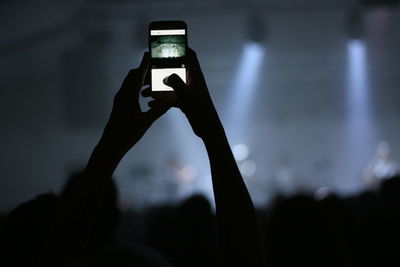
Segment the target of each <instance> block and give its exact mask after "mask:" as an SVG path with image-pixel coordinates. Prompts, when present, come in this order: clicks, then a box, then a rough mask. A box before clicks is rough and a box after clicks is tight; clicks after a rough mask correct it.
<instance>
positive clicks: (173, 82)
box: [163, 73, 187, 97]
mask: <svg viewBox="0 0 400 267" xmlns="http://www.w3.org/2000/svg"><path fill="white" fill-rule="evenodd" d="M163 82H164V84H165V85H168V86H170V87H172V88H173V89H174V91H175V92H176V94H177V96H178V97H181V96H182V95H183V94H184V92H185V90H186V88H187V85H186V84H185V82H184V81H183V80H182V79H181V77H179V76H178V75H177V74H175V73H174V74H172V75H170V76H169V77H166V78H165V79H164V80H163Z"/></svg>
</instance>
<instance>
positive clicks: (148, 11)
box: [0, 0, 400, 212]
mask: <svg viewBox="0 0 400 267" xmlns="http://www.w3.org/2000/svg"><path fill="white" fill-rule="evenodd" d="M350 2H351V1H338V0H337V1H334V0H298V1H294V0H279V1H278V0H270V1H268V0H266V1H229V0H216V1H192V0H185V1H184V0H182V1H161V0H147V1H127V0H117V1H107V0H99V1H83V0H79V1H78V0H68V1H61V0H53V1H50V0H38V1H20V0H16V1H1V2H0V25H1V35H0V73H1V75H0V86H1V87H0V125H1V130H0V159H1V160H0V211H3V212H4V211H8V210H9V209H11V208H12V207H14V206H15V205H17V204H18V203H21V202H22V201H26V200H28V199H30V198H32V197H34V196H35V195H37V194H39V193H42V192H48V191H54V192H59V190H60V189H61V188H62V185H63V183H64V182H65V180H66V178H67V177H68V174H69V173H70V172H73V171H76V170H78V169H79V168H81V167H83V166H84V165H85V163H86V161H87V160H88V158H89V155H90V153H91V151H92V149H93V147H94V146H95V145H96V143H97V141H98V139H99V137H100V135H101V132H102V129H103V127H104V125H105V123H106V121H107V118H108V116H109V113H110V110H111V105H112V100H113V95H114V94H115V93H116V92H117V90H118V89H119V86H120V84H121V82H122V80H123V78H124V76H125V75H126V74H127V72H128V71H129V69H130V68H134V67H136V66H137V65H138V64H139V62H140V58H141V55H142V53H143V51H145V50H146V46H147V24H148V23H149V22H150V21H153V20H168V19H174V20H175V19H181V20H184V21H186V23H187V25H188V34H189V45H190V46H191V47H192V48H193V49H194V50H196V51H197V54H198V57H199V60H200V63H201V65H202V68H203V72H204V74H205V77H206V80H207V84H208V87H209V90H210V93H211V95H212V97H213V99H214V102H215V105H216V107H217V109H218V111H219V114H220V115H221V118H222V120H223V123H224V124H225V125H226V131H227V134H228V136H229V138H230V141H231V145H232V147H233V146H235V145H237V144H244V145H245V146H246V147H247V148H248V150H249V154H248V155H247V157H246V159H243V160H242V162H240V164H243V162H246V163H244V164H245V165H244V167H243V166H242V167H243V168H244V169H242V170H244V171H245V172H246V171H247V174H248V175H246V178H245V179H246V182H247V184H248V186H249V189H250V191H251V194H252V197H253V199H254V200H255V202H256V204H257V205H262V204H264V203H266V201H268V199H270V198H271V197H273V196H274V194H275V193H276V191H277V190H278V189H277V188H278V185H277V182H276V177H277V176H279V175H280V174H279V173H281V172H282V169H283V171H286V172H290V173H291V174H290V175H291V176H292V177H295V178H294V180H295V185H293V184H292V185H291V186H294V187H296V188H301V189H306V190H310V191H313V190H316V189H318V188H320V187H321V186H329V187H331V188H333V190H336V191H337V192H338V193H340V194H354V193H357V192H358V191H360V190H361V189H362V188H363V183H362V179H361V177H362V174H363V171H364V168H365V167H366V166H367V165H368V163H369V162H370V161H371V159H372V158H373V157H374V155H375V150H376V147H377V144H378V143H379V142H381V141H386V142H387V143H388V144H390V146H391V150H392V157H393V160H394V161H397V162H399V161H400V156H399V155H400V140H399V138H398V136H399V133H400V120H399V118H400V116H399V115H400V105H399V99H400V92H399V84H400V76H399V69H400V63H399V59H400V50H399V44H400V30H399V29H400V10H399V6H398V5H397V6H392V5H390V6H387V7H381V6H367V5H364V4H363V5H359V9H356V10H357V12H359V13H358V14H361V15H362V16H361V17H362V19H360V21H361V22H362V25H363V27H362V28H363V30H360V31H357V30H356V31H357V32H356V34H355V35H356V37H358V41H357V42H361V43H362V45H363V47H364V48H365V50H363V51H364V52H365V56H364V57H363V58H362V59H361V60H360V59H359V58H356V59H355V62H356V65H357V64H358V65H360V64H364V65H363V67H361V68H362V71H361V72H362V73H363V74H361V76H362V77H361V78H360V77H359V76H357V75H359V70H357V69H356V70H351V68H354V64H353V65H352V63H349V62H351V59H350V57H351V56H352V55H351V54H350V53H351V52H350V50H349V49H351V48H349V45H350V46H351V40H350V37H354V34H353V36H352V33H353V30H352V29H349V27H350V28H351V27H352V26H351V25H353V24H351V23H350V26H349V14H351V13H352V10H353V9H352V8H351V7H352V5H351V4H350ZM365 2H367V1H365ZM368 2H369V1H368ZM380 2H382V1H380ZM386 2H391V1H386ZM392 2H396V1H392ZM356 18H357V16H356ZM254 21H256V22H254ZM350 21H352V20H350ZM355 24H357V23H355ZM353 26H354V25H353ZM356 26H357V25H356ZM355 28H356V29H358V28H357V27H355ZM253 30H254V32H255V33H253ZM254 36H256V37H254ZM252 38H253V39H256V40H262V43H261V44H260V45H261V47H262V51H263V52H262V53H263V57H262V60H260V61H259V62H258V63H259V65H257V66H258V67H257V66H256V67H257V69H256V70H254V71H251V70H253V69H251V68H255V66H254V65H252V63H251V62H254V60H256V59H257V58H256V59H252V60H249V61H250V63H249V62H247V63H246V64H250V66H252V67H251V68H246V69H247V70H250V72H251V73H257V78H256V80H255V81H254V83H252V84H253V85H252V87H253V88H246V87H247V85H248V84H247V83H246V81H245V82H243V81H242V80H243V79H244V78H243V77H242V76H243V75H242V76H241V74H240V73H243V71H242V70H241V68H240V67H241V66H242V65H241V64H243V60H244V59H243V57H245V55H246V47H248V45H249V43H250V42H251V41H252ZM353 41H354V40H353ZM353 56H355V57H359V55H358V56H357V55H353ZM359 61H360V62H361V63H360V62H359ZM357 62H358V63H357ZM353 63H354V62H353ZM358 65H357V66H358ZM352 66H353V67H352ZM356 68H357V67H356ZM357 73H358V74H357ZM249 75H250V74H249ZM351 75H355V76H357V77H358V79H363V81H358V82H359V83H360V85H361V86H359V87H360V88H361V91H362V92H361V93H360V92H358V93H356V94H355V95H354V94H352V93H351V92H349V87H351V86H349V83H350V84H351V79H352V78H351V77H350V76H351ZM250 76H251V75H250ZM240 79H241V80H240ZM244 80H245V79H244ZM349 80H350V81H349ZM356 82H357V79H356ZM235 84H236V85H237V84H239V85H243V86H241V87H244V88H239V89H238V88H237V87H238V86H236V87H235ZM239 87H240V86H239ZM250 89H251V90H252V91H251V92H252V95H251V99H250V100H249V102H248V103H247V104H246V105H247V106H246V107H245V108H246V109H247V110H246V112H245V114H246V117H245V119H244V120H245V121H246V123H245V125H241V124H240V123H242V122H241V121H240V120H238V121H236V120H235V116H236V115H235V114H237V112H234V111H232V110H234V108H233V109H232V107H236V106H237V107H240V108H243V105H242V103H240V102H241V101H240V99H241V98H239V100H238V99H235V98H232V97H231V96H232V94H234V90H241V91H240V92H241V93H240V94H244V95H246V92H247V90H250ZM353 98H354V99H353ZM232 99H233V100H232ZM359 99H362V100H360V101H359ZM232 101H233V102H232ZM235 101H236V102H235ZM354 114H355V115H354ZM232 117H233V118H232ZM235 121H236V123H238V124H239V125H235ZM236 129H241V130H242V132H243V136H244V137H241V138H236V137H235V136H234V133H235V131H236ZM242 147H243V146H242ZM246 164H247V165H246ZM171 166H175V167H176V166H180V167H179V168H180V170H181V173H180V174H181V176H182V179H183V180H185V179H186V180H187V181H189V182H187V184H186V185H184V186H183V187H180V188H178V190H176V188H175V189H171V190H169V189H168V188H172V187H173V186H175V185H172V184H173V183H172V184H171V176H173V174H171V173H173V172H174V171H173V170H174V167H171ZM246 168H247V169H246ZM115 177H116V181H117V183H118V185H119V191H120V196H121V197H122V198H123V199H124V201H125V202H127V203H133V205H136V206H140V205H145V204H147V203H154V202H158V201H166V200H171V199H175V198H176V197H179V196H183V195H186V194H189V193H191V192H193V191H201V192H204V193H206V194H209V195H210V193H211V191H210V183H209V167H208V159H207V157H206V153H205V150H204V148H203V147H202V143H201V141H200V140H199V139H198V138H197V137H196V136H195V135H194V134H192V132H191V128H190V126H188V124H187V123H186V121H185V119H184V117H183V116H182V115H181V114H180V112H178V111H177V110H172V111H169V113H168V114H167V115H166V116H164V117H162V118H161V119H160V120H159V121H157V122H156V123H155V124H154V125H153V126H152V128H151V129H150V130H149V131H148V132H147V134H146V135H145V136H144V138H143V139H142V140H141V141H140V142H139V143H138V144H137V146H136V147H135V148H134V149H133V150H132V151H130V152H129V154H128V155H127V156H126V157H125V158H124V160H123V161H122V162H121V164H120V166H119V167H118V169H117V171H116V173H115ZM186 180H185V181H186ZM175 187H176V186H175ZM174 190H175V191H174Z"/></svg>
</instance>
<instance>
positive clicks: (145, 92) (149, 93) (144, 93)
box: [141, 86, 151, 97]
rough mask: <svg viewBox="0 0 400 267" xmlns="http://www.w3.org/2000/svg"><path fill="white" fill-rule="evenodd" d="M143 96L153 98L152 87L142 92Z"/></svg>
mask: <svg viewBox="0 0 400 267" xmlns="http://www.w3.org/2000/svg"><path fill="white" fill-rule="evenodd" d="M141 94H142V96H143V97H149V96H151V87H150V86H148V87H146V88H144V89H143V90H142V93H141Z"/></svg>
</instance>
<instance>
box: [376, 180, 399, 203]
mask: <svg viewBox="0 0 400 267" xmlns="http://www.w3.org/2000/svg"><path fill="white" fill-rule="evenodd" d="M399 192H400V175H396V176H394V177H393V178H390V179H387V180H385V181H384V182H383V183H382V185H381V188H380V196H381V198H382V200H383V202H384V203H385V204H387V205H390V206H397V207H398V205H399V204H400V193H399Z"/></svg>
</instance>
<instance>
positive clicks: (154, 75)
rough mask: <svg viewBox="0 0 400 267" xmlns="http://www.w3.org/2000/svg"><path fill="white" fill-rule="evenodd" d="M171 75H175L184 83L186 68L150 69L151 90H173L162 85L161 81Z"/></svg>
mask: <svg viewBox="0 0 400 267" xmlns="http://www.w3.org/2000/svg"><path fill="white" fill-rule="evenodd" d="M173 73H175V74H177V75H178V76H179V77H181V79H182V80H183V81H184V82H186V68H168V69H151V84H152V90H153V91H173V90H174V89H172V88H171V87H169V86H167V85H165V84H164V83H163V79H164V78H165V77H168V76H170V75H172V74H173Z"/></svg>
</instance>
